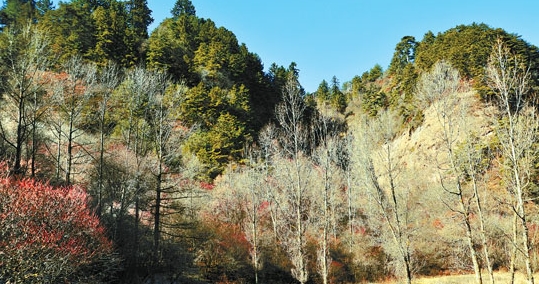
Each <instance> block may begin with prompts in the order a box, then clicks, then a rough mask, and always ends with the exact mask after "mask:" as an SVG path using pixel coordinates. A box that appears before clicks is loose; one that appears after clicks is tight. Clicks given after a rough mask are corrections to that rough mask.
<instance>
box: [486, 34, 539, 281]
mask: <svg viewBox="0 0 539 284" xmlns="http://www.w3.org/2000/svg"><path fill="white" fill-rule="evenodd" d="M486 75H487V82H488V85H489V87H490V88H491V89H492V90H493V91H494V93H495V94H496V95H495V99H496V101H497V104H498V106H499V109H500V111H501V114H502V118H501V120H500V123H498V125H497V134H498V138H499V141H500V146H501V154H502V157H503V161H504V163H503V165H502V166H503V167H504V168H505V170H506V172H507V173H508V174H507V175H506V176H505V179H506V181H507V182H506V184H507V190H508V191H509V193H510V194H511V195H512V197H513V200H512V209H513V211H514V214H515V220H518V223H519V226H518V225H517V224H516V223H515V225H514V229H513V235H514V236H517V235H518V233H517V232H518V231H520V234H521V235H520V241H517V239H516V238H514V240H513V246H514V250H513V256H512V261H511V262H512V263H511V275H512V281H514V271H515V266H514V258H515V256H514V255H515V253H516V252H517V251H518V252H520V253H521V254H522V255H523V257H524V263H525V267H526V274H527V280H528V283H534V277H533V273H534V269H533V266H532V263H531V253H532V247H531V240H530V234H529V231H528V214H527V211H526V201H527V199H528V197H529V192H528V191H529V186H530V176H531V171H532V169H533V158H534V157H535V155H536V154H537V147H536V143H537V140H538V134H537V131H538V130H539V122H538V121H539V120H538V118H537V114H536V111H535V109H534V108H533V107H528V105H527V104H528V101H527V95H529V94H528V92H529V91H530V85H529V84H530V76H531V74H530V69H529V67H527V66H526V62H523V60H522V59H521V58H520V57H519V56H518V55H514V54H512V53H511V50H510V49H509V47H508V46H507V45H506V44H505V43H504V42H503V41H502V40H501V39H498V40H497V42H496V44H495V45H494V48H493V51H492V54H491V56H490V58H489V61H488V65H487V68H486Z"/></svg>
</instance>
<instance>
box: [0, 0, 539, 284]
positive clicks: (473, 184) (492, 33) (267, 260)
mask: <svg viewBox="0 0 539 284" xmlns="http://www.w3.org/2000/svg"><path fill="white" fill-rule="evenodd" d="M4 2H5V3H4V6H3V7H2V9H1V10H0V27H1V32H0V61H1V63H2V64H0V101H1V103H0V172H1V174H0V282H1V283H3V282H7V283H324V284H325V283H365V282H373V281H384V280H389V279H397V280H398V281H403V282H406V283H411V282H412V280H413V279H416V278H418V277H422V276H435V275H446V274H474V275H475V281H476V282H477V283H483V282H490V283H494V282H495V280H494V279H495V278H494V276H495V274H496V273H497V272H498V271H508V272H509V273H510V275H511V276H512V277H513V279H514V276H515V275H521V276H522V275H525V277H526V278H527V281H528V283H533V281H534V280H533V276H534V273H535V271H536V268H537V265H538V264H539V263H538V262H537V255H538V252H539V251H537V245H538V244H539V243H538V240H537V234H538V231H537V229H538V225H539V219H537V218H538V216H539V207H538V206H537V203H536V200H537V197H538V196H537V194H538V192H539V187H538V185H537V183H538V180H539V176H538V173H537V165H538V162H539V161H538V159H537V157H538V151H539V143H538V142H539V132H538V131H539V118H538V116H537V111H538V110H537V106H538V105H537V101H536V97H535V95H536V92H537V90H538V86H539V49H538V48H537V47H535V46H533V45H531V44H529V43H528V42H526V41H525V40H524V39H521V38H520V37H519V36H517V35H514V34H509V33H507V32H505V31H504V30H503V29H502V28H493V27H490V26H488V25H486V24H477V23H473V24H469V25H460V26H457V27H455V28H452V29H449V30H447V31H445V32H441V33H439V34H437V35H435V34H433V33H432V32H427V33H426V34H425V36H424V37H423V39H421V40H416V39H415V38H414V37H412V36H404V37H403V38H402V40H401V41H400V42H398V43H396V46H395V53H394V56H393V58H392V60H391V63H390V65H389V66H388V68H387V70H384V68H383V67H382V66H380V65H375V66H373V67H372V69H370V70H368V71H366V72H364V73H363V74H361V75H358V76H356V77H354V78H351V79H349V80H348V81H344V82H342V83H341V82H340V81H339V79H338V78H336V77H335V76H334V77H333V78H331V79H329V81H326V80H323V81H322V82H321V83H320V85H319V87H318V89H317V90H316V91H315V92H313V93H307V92H305V90H304V89H303V87H302V86H301V84H300V83H299V76H300V73H299V67H298V66H297V65H296V64H295V63H293V62H291V63H290V65H289V66H288V67H283V66H278V65H276V64H271V65H269V66H270V67H269V68H266V71H265V69H264V65H263V59H262V58H259V56H258V55H257V54H256V53H254V52H253V51H250V50H249V49H248V48H247V45H246V44H244V43H239V42H238V40H237V38H236V36H235V35H234V33H233V32H232V31H229V30H227V29H226V28H225V27H218V26H216V24H215V23H214V22H213V21H212V20H211V19H203V18H200V17H198V16H197V14H196V7H195V6H194V5H193V3H192V2H191V1H189V0H177V1H176V3H175V6H174V8H173V9H172V11H171V14H170V17H169V18H167V19H165V20H164V21H163V22H161V23H159V25H158V26H157V28H155V30H153V31H152V32H151V33H148V26H149V25H150V24H151V23H152V22H153V19H152V14H151V11H150V9H149V8H148V5H147V1H145V0H129V1H120V0H103V1H91V0H72V1H66V2H60V3H59V4H58V6H57V7H55V6H53V3H52V1H23V0H9V1H4ZM426 29H428V27H426ZM247 44H248V43H247ZM167 281H168V282H167Z"/></svg>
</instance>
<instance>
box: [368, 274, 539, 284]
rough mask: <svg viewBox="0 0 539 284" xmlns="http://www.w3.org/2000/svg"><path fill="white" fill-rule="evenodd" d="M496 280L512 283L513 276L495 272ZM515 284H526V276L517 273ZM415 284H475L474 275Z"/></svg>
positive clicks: (486, 280) (419, 280)
mask: <svg viewBox="0 0 539 284" xmlns="http://www.w3.org/2000/svg"><path fill="white" fill-rule="evenodd" d="M538 277H539V275H537V274H536V275H534V279H539V278H538ZM494 279H495V282H496V283H510V279H511V274H510V273H509V272H495V273H494ZM515 279H516V280H515V284H525V283H527V282H526V275H525V274H522V273H517V274H516V277H515ZM397 283H401V282H400V281H397V280H393V281H385V282H380V283H378V284H397ZM412 283H413V284H463V283H475V275H474V274H466V275H450V276H437V277H424V278H417V279H413V280H412ZM483 283H489V276H488V273H484V274H483Z"/></svg>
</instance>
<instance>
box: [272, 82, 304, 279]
mask: <svg viewBox="0 0 539 284" xmlns="http://www.w3.org/2000/svg"><path fill="white" fill-rule="evenodd" d="M305 111H306V105H305V102H304V101H303V93H302V88H301V86H300V84H299V82H298V78H297V77H296V76H295V74H290V75H289V78H288V80H287V82H286V84H285V86H284V88H283V97H282V102H281V104H279V105H278V106H277V109H276V116H277V121H278V122H279V126H280V129H281V133H280V136H279V138H280V143H281V147H282V149H283V156H284V157H285V158H288V159H291V163H288V162H287V161H282V162H283V163H281V164H280V165H281V166H282V168H280V169H279V170H277V171H276V172H277V173H278V180H279V182H280V184H281V195H284V196H287V199H286V200H285V201H286V202H283V203H281V204H280V206H281V208H280V214H281V215H280V217H282V218H283V221H284V222H281V226H280V227H281V228H280V229H281V230H280V235H281V243H282V244H283V245H284V247H285V250H286V251H287V252H288V255H289V258H290V260H291V262H292V264H293V265H294V268H292V275H293V276H294V278H296V279H297V280H298V281H299V282H300V283H302V284H303V283H305V282H307V280H308V278H309V273H308V270H307V255H306V245H307V240H306V235H305V234H306V232H307V223H309V218H310V214H309V213H308V204H309V197H308V191H309V188H310V187H309V178H308V176H309V173H308V172H309V171H311V169H310V168H311V167H310V164H309V163H308V162H307V160H306V159H305V157H304V154H305V152H306V151H307V150H308V149H307V147H308V142H309V141H308V140H309V139H308V137H309V127H307V126H306V124H305V115H306V113H305Z"/></svg>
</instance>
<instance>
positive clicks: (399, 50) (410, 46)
mask: <svg viewBox="0 0 539 284" xmlns="http://www.w3.org/2000/svg"><path fill="white" fill-rule="evenodd" d="M416 47H417V42H416V41H415V38H414V37H413V36H405V37H403V38H402V39H401V41H400V42H399V43H398V44H397V46H396V47H395V53H394V54H393V58H392V59H391V63H390V65H389V70H388V71H389V73H390V74H396V73H399V72H400V71H402V70H403V69H404V68H405V67H406V65H408V64H409V63H413V62H414V61H415V49H416Z"/></svg>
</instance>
